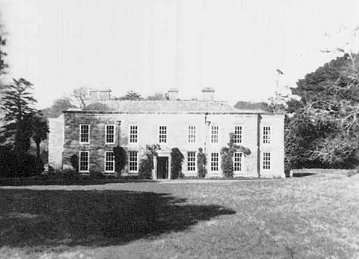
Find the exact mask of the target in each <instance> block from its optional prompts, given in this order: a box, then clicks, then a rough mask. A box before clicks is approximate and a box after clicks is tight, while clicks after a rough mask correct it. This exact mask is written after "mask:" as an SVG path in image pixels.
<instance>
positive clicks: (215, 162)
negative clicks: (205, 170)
mask: <svg viewBox="0 0 359 259" xmlns="http://www.w3.org/2000/svg"><path fill="white" fill-rule="evenodd" d="M215 155H216V156H215ZM214 158H216V159H214ZM210 167H211V168H210V169H211V171H212V172H218V171H219V153H218V152H212V153H211V164H210Z"/></svg>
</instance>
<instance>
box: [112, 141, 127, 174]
mask: <svg viewBox="0 0 359 259" xmlns="http://www.w3.org/2000/svg"><path fill="white" fill-rule="evenodd" d="M113 154H114V156H115V171H116V173H117V174H118V175H119V176H120V175H121V171H122V170H123V169H124V168H125V166H126V165H127V152H126V150H125V149H124V148H123V147H121V146H117V147H114V148H113Z"/></svg>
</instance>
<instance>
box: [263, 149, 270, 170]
mask: <svg viewBox="0 0 359 259" xmlns="http://www.w3.org/2000/svg"><path fill="white" fill-rule="evenodd" d="M271 160H272V154H271V153H270V152H263V154H262V169H263V170H264V171H269V170H271V162H272V161H271Z"/></svg>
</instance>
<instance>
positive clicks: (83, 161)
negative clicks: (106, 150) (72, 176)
mask: <svg viewBox="0 0 359 259" xmlns="http://www.w3.org/2000/svg"><path fill="white" fill-rule="evenodd" d="M89 163H90V157H89V151H80V154H79V171H80V172H88V171H89Z"/></svg>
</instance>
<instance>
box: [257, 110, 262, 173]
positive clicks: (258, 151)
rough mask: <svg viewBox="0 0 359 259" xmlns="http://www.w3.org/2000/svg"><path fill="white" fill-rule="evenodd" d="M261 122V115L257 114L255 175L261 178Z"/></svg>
mask: <svg viewBox="0 0 359 259" xmlns="http://www.w3.org/2000/svg"><path fill="white" fill-rule="evenodd" d="M261 120H262V115H261V114H260V113H258V116H257V174H258V178H261V147H260V145H261Z"/></svg>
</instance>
